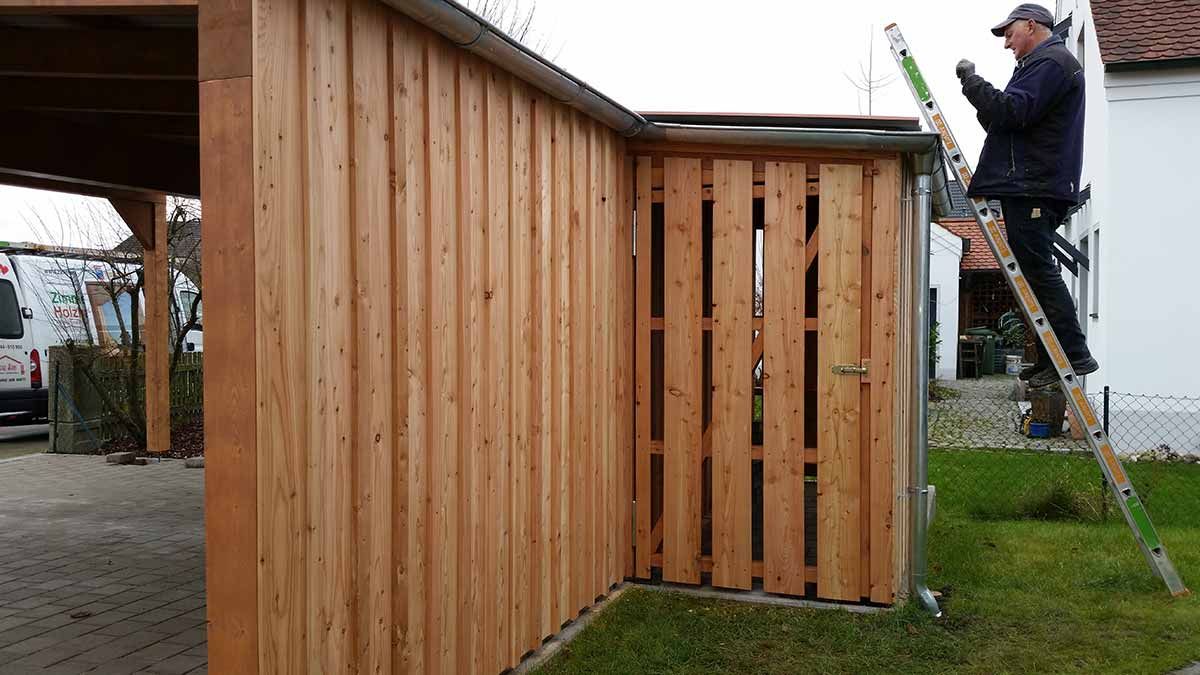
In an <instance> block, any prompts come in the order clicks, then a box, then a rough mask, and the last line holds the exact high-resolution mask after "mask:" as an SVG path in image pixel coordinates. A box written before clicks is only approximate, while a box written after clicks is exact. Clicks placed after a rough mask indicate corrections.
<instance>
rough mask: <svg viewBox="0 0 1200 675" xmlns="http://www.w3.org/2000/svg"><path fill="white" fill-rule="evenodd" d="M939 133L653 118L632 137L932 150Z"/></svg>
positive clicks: (793, 145) (872, 148)
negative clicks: (736, 123) (727, 123)
mask: <svg viewBox="0 0 1200 675" xmlns="http://www.w3.org/2000/svg"><path fill="white" fill-rule="evenodd" d="M939 138H940V137H939V136H938V135H937V134H935V133H932V132H928V131H883V130H877V129H811V128H794V127H748V126H732V125H715V124H675V123H668V122H655V123H651V124H647V125H646V126H644V127H642V129H641V131H640V133H638V134H637V136H636V139H637V140H642V141H652V142H658V143H720V144H725V145H772V146H779V147H789V148H813V149H817V148H828V149H831V150H832V149H851V150H878V151H892V152H905V153H919V152H927V151H930V150H931V149H932V150H934V151H936V150H937V148H938V139H939Z"/></svg>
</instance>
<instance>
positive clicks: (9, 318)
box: [0, 279, 25, 340]
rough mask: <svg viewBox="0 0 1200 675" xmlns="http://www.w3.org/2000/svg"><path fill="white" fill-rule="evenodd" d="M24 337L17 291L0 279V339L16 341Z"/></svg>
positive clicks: (10, 283)
mask: <svg viewBox="0 0 1200 675" xmlns="http://www.w3.org/2000/svg"><path fill="white" fill-rule="evenodd" d="M24 335H25V322H24V321H23V320H22V319H21V303H19V302H17V291H16V289H15V288H13V285H12V282H11V281H8V280H7V279H0V338H4V339H6V340H16V339H18V338H20V337H24Z"/></svg>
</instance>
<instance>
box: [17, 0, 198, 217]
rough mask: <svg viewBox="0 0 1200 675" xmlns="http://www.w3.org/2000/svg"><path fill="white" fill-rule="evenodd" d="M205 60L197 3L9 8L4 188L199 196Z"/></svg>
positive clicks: (134, 1)
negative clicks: (199, 40)
mask: <svg viewBox="0 0 1200 675" xmlns="http://www.w3.org/2000/svg"><path fill="white" fill-rule="evenodd" d="M198 60H199V50H198V45H197V13H196V5H195V3H194V2H191V3H178V2H173V1H172V0H167V2H160V1H158V0H155V1H154V2H153V3H151V2H145V1H142V0H125V1H124V2H120V3H116V4H114V3H109V2H75V3H67V2H55V1H54V0H50V1H49V2H46V1H45V0H43V2H41V3H39V4H37V6H18V5H16V3H13V2H4V3H2V4H0V91H3V92H4V96H3V97H0V124H2V125H3V128H4V129H5V130H6V131H7V132H8V133H6V135H5V140H4V143H0V174H3V175H0V180H3V182H6V183H14V184H20V185H27V186H29V187H41V188H49V189H69V190H70V191H72V192H81V193H84V194H87V193H89V189H94V190H96V194H99V195H101V196H112V195H114V194H119V193H120V191H129V192H143V191H154V192H167V193H172V194H182V195H189V196H198V195H199V192H200V190H199V184H200V177H199V136H200V110H199V93H198V89H197V80H198V78H197V67H198V66H197V64H198ZM148 158H153V161H147V160H148ZM60 180H66V181H68V182H69V187H67V188H64V187H63V186H62V185H60V184H59V183H58V182H57V181H60ZM113 188H115V189H116V191H115V192H114V190H113ZM126 196H131V195H126Z"/></svg>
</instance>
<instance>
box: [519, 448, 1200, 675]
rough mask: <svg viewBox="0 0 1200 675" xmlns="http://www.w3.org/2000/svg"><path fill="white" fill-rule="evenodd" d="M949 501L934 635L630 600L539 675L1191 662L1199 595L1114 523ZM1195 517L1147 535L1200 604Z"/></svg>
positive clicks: (952, 493)
mask: <svg viewBox="0 0 1200 675" xmlns="http://www.w3.org/2000/svg"><path fill="white" fill-rule="evenodd" d="M991 459H993V460H995V461H1005V460H1004V459H996V458H991ZM983 461H984V462H985V463H986V461H987V460H983ZM968 464H970V462H968ZM1093 466H1094V465H1093ZM985 468H986V469H987V470H988V471H991V470H992V468H993V467H986V466H985V467H982V468H981V469H980V470H983V469H985ZM1079 470H1080V471H1081V472H1082V471H1083V468H1080V469H1079ZM960 471H961V467H960ZM959 475H960V477H961V476H962V474H961V472H960V474H959ZM943 478H945V476H943ZM1187 480H1190V474H1188V478H1187ZM953 488H954V485H952V484H946V483H943V485H942V486H941V487H940V488H939V508H940V511H939V514H938V516H937V520H936V521H935V523H934V525H933V527H932V530H931V534H930V537H931V539H930V541H931V547H930V574H931V578H930V586H931V587H932V588H934V589H940V590H942V591H943V592H944V594H945V596H944V597H943V599H942V606H943V608H944V610H945V617H944V618H942V619H940V620H935V619H932V618H931V617H929V616H928V615H926V614H924V613H923V612H922V611H920V610H918V609H916V608H915V607H911V606H909V607H902V608H899V609H897V610H895V611H891V612H885V613H880V614H874V615H856V614H851V613H849V612H842V611H831V610H806V609H792V608H779V607H767V606H762V605H752V604H746V603H736V602H725V601H715V600H708V599H695V598H690V597H687V596H683V595H679V594H673V593H662V592H657V591H649V590H643V589H640V588H636V587H635V588H631V589H629V590H628V591H626V593H625V594H624V595H623V596H622V597H621V598H620V599H618V600H617V601H615V602H614V603H613V604H612V605H611V606H610V607H609V608H608V609H606V610H605V611H604V612H603V613H602V614H600V616H598V617H596V620H595V621H594V622H593V623H592V625H591V626H589V627H588V628H587V629H586V630H585V631H583V633H581V634H580V635H579V637H578V638H576V639H575V641H573V642H572V643H570V644H569V645H567V646H566V647H565V648H564V650H563V651H562V652H561V653H560V654H559V655H557V656H556V657H555V658H554V659H553V660H552V661H550V662H549V663H548V664H546V665H545V667H544V668H543V669H542V670H541V671H539V672H545V673H637V672H656V673H800V672H820V673H875V672H903V673H926V672H928V673H945V672H962V673H1028V672H1037V673H1064V672H1080V673H1083V672H1088V673H1091V672H1105V673H1163V672H1166V671H1169V670H1172V669H1174V668H1178V667H1182V666H1184V665H1186V664H1188V663H1190V662H1192V661H1196V660H1200V594H1194V595H1192V596H1190V597H1187V598H1180V599H1172V598H1171V597H1169V596H1168V595H1167V592H1166V590H1165V588H1164V587H1163V585H1162V584H1161V583H1160V582H1159V581H1158V580H1157V579H1155V578H1154V577H1152V576H1151V574H1150V571H1149V568H1148V567H1147V565H1146V563H1145V561H1144V560H1143V558H1142V556H1141V553H1140V552H1139V551H1138V549H1137V548H1136V545H1135V544H1134V542H1133V538H1132V535H1131V534H1130V533H1129V531H1128V530H1127V529H1126V528H1125V526H1124V524H1123V522H1120V521H1119V520H1118V519H1119V516H1117V517H1116V518H1114V519H1110V520H1109V521H1108V522H1080V521H1078V520H1054V521H1042V520H1032V519H1015V518H1009V519H1005V518H1000V517H997V514H995V513H989V514H987V517H980V515H979V514H975V515H972V514H971V509H970V500H968V499H966V498H965V497H962V495H960V494H958V491H956V490H955V489H953ZM1160 494H1163V493H1161V492H1160ZM1151 501H1152V499H1151ZM1193 513H1194V514H1195V515H1194V516H1193V519H1192V521H1193V522H1194V523H1196V526H1182V525H1166V526H1162V525H1160V527H1159V532H1160V534H1161V535H1162V537H1163V541H1164V542H1165V543H1166V546H1167V548H1168V551H1169V552H1170V554H1171V557H1172V559H1173V560H1174V562H1175V565H1176V568H1177V569H1178V570H1179V572H1180V574H1181V576H1182V577H1183V578H1184V581H1185V582H1191V585H1192V586H1194V587H1196V588H1197V589H1200V512H1193ZM1151 515H1153V510H1152V511H1151ZM1173 520H1178V519H1173Z"/></svg>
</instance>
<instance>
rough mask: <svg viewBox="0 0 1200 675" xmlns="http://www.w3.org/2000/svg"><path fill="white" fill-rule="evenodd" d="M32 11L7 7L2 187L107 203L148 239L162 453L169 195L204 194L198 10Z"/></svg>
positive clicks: (150, 326) (150, 426)
mask: <svg viewBox="0 0 1200 675" xmlns="http://www.w3.org/2000/svg"><path fill="white" fill-rule="evenodd" d="M35 4H36V7H31V6H29V5H28V4H22V3H10V2H2V3H0V92H3V95H2V96H0V125H3V128H4V129H5V131H4V132H3V134H2V135H0V137H2V138H3V143H0V146H2V147H0V183H2V184H7V185H16V186H21V187H30V188H38V189H43V190H54V191H60V192H71V193H76V194H81V195H88V196H93V197H100V198H104V199H107V200H108V201H109V202H110V203H111V204H112V206H113V208H114V209H115V210H116V211H117V213H118V214H119V215H120V216H121V218H122V219H123V220H124V221H125V223H126V224H127V225H128V226H129V229H130V230H131V231H132V232H133V234H134V235H135V236H136V237H137V239H138V241H139V242H141V244H142V246H143V250H144V264H145V268H146V277H145V287H144V294H145V297H146V308H145V314H146V316H145V341H144V342H145V345H146V425H147V429H146V431H147V438H146V441H147V447H148V449H149V450H151V451H155V452H157V451H164V450H167V449H168V448H169V446H170V434H171V429H170V410H169V405H170V396H169V393H170V390H169V386H168V360H169V356H170V352H169V348H168V337H167V336H168V325H169V324H168V311H169V300H168V287H169V286H168V271H167V266H168V262H169V261H168V251H167V213H166V199H165V195H167V194H174V195H183V196H190V197H199V196H200V178H199V151H198V139H199V119H200V117H199V109H198V98H197V92H196V84H195V82H196V75H197V69H196V68H197V66H196V63H197V50H196V37H197V32H196V18H195V17H196V7H195V3H192V4H191V5H184V4H182V3H181V4H178V5H169V6H163V5H162V4H160V3H155V4H154V5H153V6H151V5H149V4H147V5H145V6H143V7H142V8H139V6H138V5H139V3H136V2H126V3H119V4H117V3H111V4H110V3H88V2H84V3H76V4H72V3H65V2H64V3H56V2H49V3H35ZM150 7H152V9H151V8H150Z"/></svg>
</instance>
